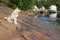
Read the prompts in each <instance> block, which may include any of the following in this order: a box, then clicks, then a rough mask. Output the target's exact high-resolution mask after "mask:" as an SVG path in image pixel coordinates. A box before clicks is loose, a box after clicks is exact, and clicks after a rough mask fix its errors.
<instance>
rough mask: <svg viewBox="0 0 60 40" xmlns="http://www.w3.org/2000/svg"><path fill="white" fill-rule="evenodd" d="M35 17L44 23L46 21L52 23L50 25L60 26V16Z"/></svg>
mask: <svg viewBox="0 0 60 40" xmlns="http://www.w3.org/2000/svg"><path fill="white" fill-rule="evenodd" d="M37 19H38V20H41V21H43V22H45V23H48V24H52V25H55V26H60V18H57V19H52V18H49V17H38V18H37Z"/></svg>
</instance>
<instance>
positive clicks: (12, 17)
mask: <svg viewBox="0 0 60 40" xmlns="http://www.w3.org/2000/svg"><path fill="white" fill-rule="evenodd" d="M19 12H21V10H19V9H18V7H17V8H16V9H15V10H14V11H13V12H12V14H11V15H9V16H7V17H4V19H7V21H9V22H14V23H15V24H17V17H18V13H19Z"/></svg>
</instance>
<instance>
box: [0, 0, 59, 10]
mask: <svg viewBox="0 0 60 40" xmlns="http://www.w3.org/2000/svg"><path fill="white" fill-rule="evenodd" d="M0 3H3V4H5V5H6V6H8V7H11V8H13V9H15V8H16V7H19V8H20V9H21V10H28V9H32V8H33V7H34V5H36V6H37V7H39V8H40V7H42V6H45V7H46V8H49V6H50V5H51V4H55V5H57V7H58V9H59V10H60V0H39V1H38V0H0Z"/></svg>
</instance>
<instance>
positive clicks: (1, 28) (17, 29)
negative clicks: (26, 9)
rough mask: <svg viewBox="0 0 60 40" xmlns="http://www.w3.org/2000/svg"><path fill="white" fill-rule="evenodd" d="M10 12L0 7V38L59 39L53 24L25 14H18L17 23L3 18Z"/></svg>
mask: <svg viewBox="0 0 60 40" xmlns="http://www.w3.org/2000/svg"><path fill="white" fill-rule="evenodd" d="M11 12H12V11H11V9H9V8H5V7H0V40H60V31H58V30H57V29H56V28H55V27H54V26H53V25H49V24H46V23H44V22H41V21H37V20H36V19H34V18H31V17H29V16H27V15H24V14H20V15H19V17H18V24H17V25H15V24H14V23H10V22H8V21H7V20H4V17H5V16H8V15H10V14H11Z"/></svg>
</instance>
